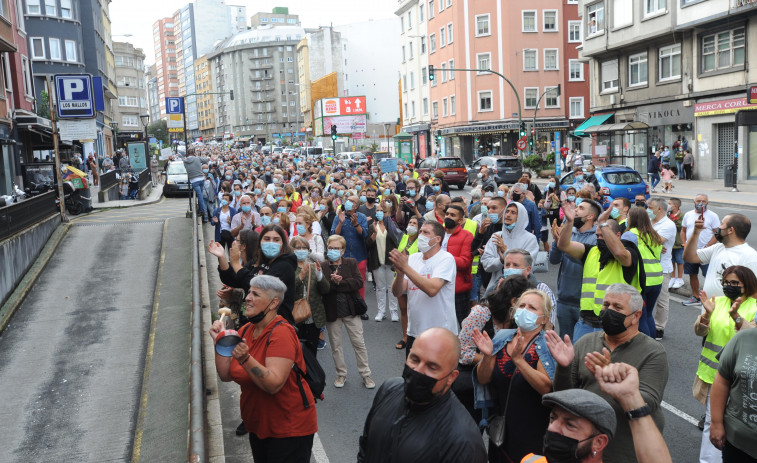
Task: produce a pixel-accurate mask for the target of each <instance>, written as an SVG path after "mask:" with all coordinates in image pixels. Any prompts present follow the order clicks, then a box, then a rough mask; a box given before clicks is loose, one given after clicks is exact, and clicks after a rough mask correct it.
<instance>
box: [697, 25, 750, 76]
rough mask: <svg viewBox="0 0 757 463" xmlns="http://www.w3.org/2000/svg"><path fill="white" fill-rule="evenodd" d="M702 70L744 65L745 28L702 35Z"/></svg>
mask: <svg viewBox="0 0 757 463" xmlns="http://www.w3.org/2000/svg"><path fill="white" fill-rule="evenodd" d="M700 49H701V50H702V51H701V53H702V57H701V59H700V62H701V63H702V65H701V66H702V72H708V71H715V70H719V69H727V68H730V67H734V66H743V65H744V28H743V27H741V28H738V29H734V30H730V31H723V32H718V33H716V34H710V35H705V36H703V37H702V46H701V47H700Z"/></svg>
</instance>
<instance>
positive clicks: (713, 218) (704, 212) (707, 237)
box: [681, 194, 720, 305]
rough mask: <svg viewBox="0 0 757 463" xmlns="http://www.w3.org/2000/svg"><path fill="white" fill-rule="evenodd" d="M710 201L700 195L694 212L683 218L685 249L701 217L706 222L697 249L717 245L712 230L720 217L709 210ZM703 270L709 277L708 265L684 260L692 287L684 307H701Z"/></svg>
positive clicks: (696, 199)
mask: <svg viewBox="0 0 757 463" xmlns="http://www.w3.org/2000/svg"><path fill="white" fill-rule="evenodd" d="M708 203H709V200H708V198H707V195H705V194H699V195H697V196H696V197H695V198H694V210H693V211H689V212H687V213H686V215H684V216H683V221H682V222H681V244H682V245H683V246H684V247H685V246H686V243H687V242H688V241H689V239H690V238H691V236H692V235H693V234H694V222H696V221H697V220H698V219H699V218H700V217H702V219H703V220H704V229H703V230H702V231H701V232H700V233H699V235H698V237H697V241H696V243H697V247H696V249H704V248H706V247H707V246H712V245H713V244H715V243H717V241H715V237H714V236H713V234H712V230H713V229H715V228H716V227H717V226H718V225H719V224H720V218H719V217H718V215H717V214H716V213H714V212H712V211H710V210H708V209H707V205H708ZM700 268H701V269H702V275H704V277H705V278H706V277H707V265H704V264H700V263H695V262H689V261H687V260H686V259H685V258H684V264H683V273H685V274H686V275H688V276H689V284H690V285H691V297H690V298H689V299H687V300H686V301H684V302H683V305H699V304H700V302H699V269H700Z"/></svg>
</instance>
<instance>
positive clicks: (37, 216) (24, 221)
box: [0, 191, 58, 241]
mask: <svg viewBox="0 0 757 463" xmlns="http://www.w3.org/2000/svg"><path fill="white" fill-rule="evenodd" d="M56 213H58V207H57V206H56V204H55V192H54V191H48V192H47V193H44V194H41V195H39V196H33V197H31V198H29V199H25V200H23V201H21V202H20V203H13V204H10V205H8V206H5V207H0V241H2V240H4V239H6V238H8V237H9V236H12V235H14V234H16V233H18V232H20V231H22V230H24V229H26V228H28V227H30V226H31V225H34V224H37V223H39V222H40V221H41V220H42V219H44V218H46V217H49V216H50V215H52V214H56Z"/></svg>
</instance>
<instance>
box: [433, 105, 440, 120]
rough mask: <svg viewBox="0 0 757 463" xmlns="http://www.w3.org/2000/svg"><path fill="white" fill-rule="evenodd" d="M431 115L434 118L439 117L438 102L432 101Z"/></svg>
mask: <svg viewBox="0 0 757 463" xmlns="http://www.w3.org/2000/svg"><path fill="white" fill-rule="evenodd" d="M431 117H432V118H434V119H439V102H438V101H434V102H433V103H431Z"/></svg>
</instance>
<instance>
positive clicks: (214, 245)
mask: <svg viewBox="0 0 757 463" xmlns="http://www.w3.org/2000/svg"><path fill="white" fill-rule="evenodd" d="M208 252H209V253H211V254H213V255H214V256H216V257H224V251H223V246H222V245H221V243H218V242H216V241H211V242H210V243H208Z"/></svg>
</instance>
